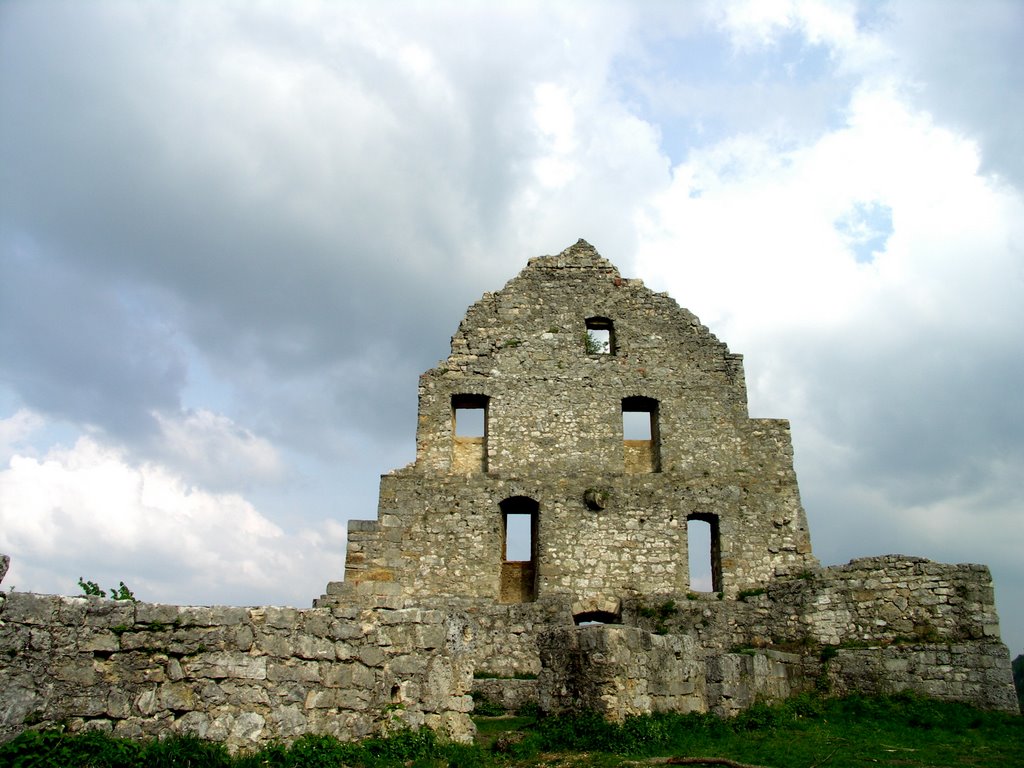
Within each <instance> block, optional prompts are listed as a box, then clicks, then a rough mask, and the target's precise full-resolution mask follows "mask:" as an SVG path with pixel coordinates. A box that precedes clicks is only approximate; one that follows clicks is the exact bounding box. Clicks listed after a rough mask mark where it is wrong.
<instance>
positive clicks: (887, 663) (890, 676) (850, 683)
mask: <svg viewBox="0 0 1024 768" xmlns="http://www.w3.org/2000/svg"><path fill="white" fill-rule="evenodd" d="M1007 656H1008V654H1007V651H1006V646H1004V645H1003V644H1002V643H950V644H924V645H890V646H886V647H882V646H876V647H869V648H842V649H839V650H838V652H837V653H836V656H835V657H834V658H832V659H831V660H829V661H828V662H827V663H826V664H825V665H824V669H823V674H824V675H825V676H826V679H827V680H828V683H829V687H830V689H831V690H832V691H833V692H834V693H836V694H839V695H843V694H847V693H852V692H854V691H859V692H862V693H896V692H898V691H903V690H913V691H916V692H918V693H923V694H925V695H928V696H934V697H936V698H939V699H951V700H956V701H969V702H971V703H973V704H976V705H977V706H980V707H983V708H986V709H1001V710H1004V711H1007V712H1016V711H1019V710H1018V709H1017V706H1016V701H1015V700H1010V698H1009V696H1008V695H1007V689H1006V662H1005V660H1004V659H1005V658H1006V657H1007Z"/></svg>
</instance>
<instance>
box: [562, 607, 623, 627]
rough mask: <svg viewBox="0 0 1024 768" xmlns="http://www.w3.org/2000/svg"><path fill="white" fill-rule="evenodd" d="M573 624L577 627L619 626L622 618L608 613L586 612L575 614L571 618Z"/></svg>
mask: <svg viewBox="0 0 1024 768" xmlns="http://www.w3.org/2000/svg"><path fill="white" fill-rule="evenodd" d="M572 620H573V623H575V624H576V626H577V627H582V626H586V625H588V624H621V623H622V617H621V616H619V614H617V613H609V612H608V611H586V612H584V613H577V614H576V615H575V616H573V617H572Z"/></svg>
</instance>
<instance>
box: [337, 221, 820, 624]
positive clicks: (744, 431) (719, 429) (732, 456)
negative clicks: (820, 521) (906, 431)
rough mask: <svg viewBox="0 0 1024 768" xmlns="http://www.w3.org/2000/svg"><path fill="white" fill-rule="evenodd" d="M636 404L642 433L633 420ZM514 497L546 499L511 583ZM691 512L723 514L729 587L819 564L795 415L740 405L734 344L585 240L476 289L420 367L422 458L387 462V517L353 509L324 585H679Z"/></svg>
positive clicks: (589, 593) (380, 590) (407, 593)
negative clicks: (441, 348) (605, 337)
mask: <svg viewBox="0 0 1024 768" xmlns="http://www.w3.org/2000/svg"><path fill="white" fill-rule="evenodd" d="M594 327H599V328H601V329H604V330H605V331H606V332H607V333H608V334H609V342H608V346H607V347H606V348H604V349H602V350H600V351H596V350H595V349H594V348H593V347H588V345H587V343H586V341H585V339H586V338H587V334H588V328H590V329H593V328H594ZM460 408H474V409H477V411H481V410H482V411H484V412H485V417H484V419H483V422H484V434H483V435H482V436H476V435H473V436H468V435H466V436H462V435H460V434H459V433H458V424H457V422H458V413H459V409H460ZM624 411H639V413H640V418H641V419H643V418H647V419H648V420H649V421H650V436H649V439H646V438H645V440H636V439H633V438H632V437H631V439H629V440H627V439H626V437H627V435H626V431H625V428H624V416H623V413H624ZM595 492H598V493H599V494H600V495H601V498H602V499H604V503H603V504H599V505H595V504H593V503H588V501H587V499H588V497H589V498H590V499H591V500H592V499H593V498H595V497H594V493H595ZM516 499H525V500H529V502H530V503H531V504H533V505H534V506H533V509H535V513H534V514H535V515H536V540H535V541H534V550H533V551H534V555H533V559H532V561H531V566H524V567H522V568H520V569H519V570H520V571H521V572H523V573H525V574H527V578H529V581H530V583H529V584H522V585H519V586H520V587H521V588H518V589H517V588H516V586H517V585H514V584H508V583H506V584H505V589H504V590H503V588H502V572H503V571H504V572H505V575H506V582H507V581H509V579H510V577H511V569H510V568H508V567H504V566H503V559H504V555H505V546H504V545H505V540H506V531H505V517H504V515H505V514H506V512H507V509H506V508H504V507H503V506H502V503H503V502H508V501H510V500H512V501H515V500H516ZM693 517H696V518H698V519H701V520H705V521H709V522H710V521H712V520H713V521H714V522H715V525H716V531H717V533H718V536H717V538H718V541H717V545H718V546H717V550H716V551H717V552H718V559H719V565H720V567H718V568H717V573H719V574H720V576H721V578H720V584H718V586H717V588H718V589H720V590H721V591H723V592H724V593H725V594H726V595H729V596H734V595H736V594H737V593H738V592H739V591H741V590H743V589H747V588H751V587H756V586H758V585H759V584H762V583H764V582H765V581H766V580H767V579H769V578H771V576H772V574H773V573H774V572H775V570H776V569H777V568H779V567H813V566H816V565H817V561H816V560H815V559H814V556H813V555H812V554H811V546H810V537H809V534H808V532H807V522H806V518H805V515H804V511H803V508H802V506H801V504H800V497H799V491H798V489H797V484H796V475H795V473H794V471H793V457H792V445H791V440H790V434H789V424H788V423H787V422H786V421H784V420H778V419H751V418H749V417H748V414H747V403H746V387H745V384H744V376H743V364H742V358H741V357H740V356H739V355H735V354H732V353H731V352H729V350H728V348H727V347H726V346H725V345H724V344H723V343H722V342H720V341H719V340H718V339H716V338H715V337H714V336H713V335H712V334H711V333H710V332H709V331H708V329H707V328H706V327H704V326H703V325H701V324H700V321H699V320H698V319H697V318H696V317H695V316H694V315H693V314H692V313H690V312H688V311H687V310H685V309H682V308H681V307H680V306H679V305H678V304H676V302H675V301H673V300H672V299H671V298H669V297H668V296H667V295H665V294H659V293H654V292H653V291H651V290H649V289H647V288H646V287H644V285H643V283H642V282H641V281H640V280H634V279H626V278H623V277H622V276H621V275H620V274H619V272H618V270H617V269H616V268H615V267H614V266H613V265H612V264H611V263H609V262H608V261H607V260H605V259H604V258H602V257H601V256H600V255H599V254H598V253H597V251H596V250H594V248H593V247H592V246H590V245H589V244H587V243H585V242H583V241H580V242H578V243H576V244H575V245H573V246H572V247H570V248H568V249H566V250H565V251H563V252H562V253H560V254H558V255H557V256H544V257H538V258H535V259H531V260H530V261H529V263H528V264H527V267H526V268H525V269H524V270H523V271H522V272H521V273H520V274H519V275H518V276H516V277H515V278H513V279H512V280H510V281H509V283H508V284H507V285H506V286H505V287H504V288H503V289H502V290H500V291H498V292H496V293H488V294H485V295H484V297H483V298H482V299H481V300H480V301H478V302H477V303H476V304H474V305H473V306H471V307H470V308H469V310H468V311H467V313H466V316H465V318H464V319H463V321H462V323H461V324H460V326H459V329H458V331H457V332H456V334H455V336H454V337H453V338H452V345H451V355H450V356H449V357H448V358H447V359H446V360H444V361H442V362H441V364H440V365H438V367H436V368H434V369H433V370H430V371H427V372H426V373H424V374H423V375H422V376H421V377H420V386H419V419H418V424H417V437H416V461H415V462H414V463H413V464H411V465H410V466H408V467H405V468H404V469H401V470H397V471H395V472H392V473H390V474H388V475H385V476H384V477H382V479H381V487H380V505H379V509H378V518H377V520H376V521H373V522H358V523H354V524H353V525H352V526H351V527H350V536H349V550H348V556H347V561H346V569H345V582H334V583H332V584H331V585H329V586H328V589H327V594H326V595H325V597H324V598H322V600H321V604H324V605H326V604H327V603H329V602H330V601H331V600H338V601H342V602H344V601H345V600H351V599H357V598H365V597H367V596H386V597H428V596H437V595H444V596H451V597H460V598H477V599H485V600H493V601H497V602H505V601H514V600H515V599H521V600H523V601H524V602H528V601H530V600H532V599H535V598H543V597H546V596H553V595H562V596H565V597H567V598H568V599H569V600H571V601H573V602H580V601H608V600H612V601H614V600H618V599H619V598H620V597H621V596H622V595H623V594H625V593H629V592H634V591H635V592H641V593H662V592H666V593H667V592H686V591H688V590H689V589H690V588H691V585H690V584H689V571H688V568H687V547H688V542H687V536H686V527H687V526H686V523H687V520H688V518H693ZM517 596H518V597H517Z"/></svg>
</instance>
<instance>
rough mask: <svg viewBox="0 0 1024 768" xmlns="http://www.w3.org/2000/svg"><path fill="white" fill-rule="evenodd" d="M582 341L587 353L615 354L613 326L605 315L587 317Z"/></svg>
mask: <svg viewBox="0 0 1024 768" xmlns="http://www.w3.org/2000/svg"><path fill="white" fill-rule="evenodd" d="M583 322H584V325H585V327H586V335H585V336H584V339H583V341H584V343H585V346H586V351H587V354H588V355H614V354H615V326H614V325H613V324H612V321H611V320H609V319H608V318H607V317H588V318H587V319H586V320H584V321H583Z"/></svg>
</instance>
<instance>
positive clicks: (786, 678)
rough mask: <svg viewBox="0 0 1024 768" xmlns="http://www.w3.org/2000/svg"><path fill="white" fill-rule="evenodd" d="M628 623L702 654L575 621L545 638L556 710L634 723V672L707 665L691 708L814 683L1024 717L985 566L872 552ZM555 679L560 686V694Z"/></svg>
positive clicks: (648, 606)
mask: <svg viewBox="0 0 1024 768" xmlns="http://www.w3.org/2000/svg"><path fill="white" fill-rule="evenodd" d="M689 598H696V599H689ZM623 620H624V621H626V622H630V623H632V622H635V623H637V624H639V625H640V626H641V628H642V630H638V631H646V632H651V633H652V634H651V635H650V636H651V637H652V638H655V637H658V636H664V637H678V638H683V639H685V640H687V641H688V642H689V643H690V644H689V646H687V647H688V648H689V649H690V653H691V654H692V656H691V657H689V658H687V659H686V662H687V663H686V664H680V663H679V662H678V661H673V660H672V659H670V658H666V657H665V656H664V654H663V652H662V651H661V650H660V648H659V647H658V646H657V645H652V644H650V643H649V642H648V641H646V640H637V639H635V637H634V636H633V634H632V633H624V632H622V628H621V627H614V626H608V627H597V628H592V627H586V628H580V630H576V631H577V632H578V631H582V630H583V629H586V630H587V631H588V632H589V633H591V636H590V637H589V639H587V640H586V641H585V640H584V639H583V637H582V636H581V637H580V638H579V639H573V638H571V637H570V638H568V639H566V638H565V637H564V635H565V633H567V632H568V633H570V634H571V633H572V632H573V631H574V630H572V629H568V630H564V629H563V630H556V631H555V632H552V633H550V634H549V635H548V636H546V637H545V638H542V640H541V641H540V648H541V659H542V662H543V663H544V664H545V665H551V667H552V669H551V670H550V671H549V670H548V669H547V667H546V666H545V671H544V672H543V673H542V675H541V683H542V684H541V690H540V694H539V695H540V699H541V701H542V702H544V704H545V705H546V706H550V707H552V708H553V711H561V710H562V709H564V708H566V706H567V702H568V701H570V700H571V701H574V702H575V704H574V706H589V707H591V708H595V709H598V710H600V711H604V712H606V713H607V714H609V716H612V717H619V718H621V717H623V716H626V715H628V714H632V713H633V712H634V711H635V710H636V708H637V707H638V706H641V705H642V704H643V702H644V701H645V698H644V697H645V696H647V692H646V688H645V686H646V685H647V682H646V680H643V679H640V680H637V679H633V678H634V676H635V675H636V674H639V675H640V676H641V677H643V676H644V675H649V674H650V673H649V672H648V670H649V669H651V668H655V667H656V668H658V669H659V670H661V671H660V672H659V674H660V675H662V677H663V678H664V676H665V675H668V676H669V679H668V680H664V679H663V680H662V686H663V687H665V686H669V687H671V685H672V684H677V683H678V684H684V683H685V684H689V682H690V681H692V677H693V672H692V666H691V665H692V664H693V663H697V664H699V665H701V668H702V669H703V671H704V674H705V676H706V677H705V682H704V685H703V686H702V687H700V688H699V689H696V692H695V695H703V696H704V700H703V702H702V703H700V704H699V705H698V704H693V703H692V702H691V704H690V705H692V706H696V707H697V708H698V709H707V710H711V711H714V712H717V713H719V714H723V715H730V714H734V713H735V712H737V711H739V710H740V709H743V708H746V707H748V706H750V705H751V704H753V703H754V702H755V701H771V700H777V699H781V698H785V697H787V696H789V695H791V694H793V693H797V692H799V691H803V690H810V689H819V690H822V689H823V690H829V691H832V692H833V693H836V694H846V693H850V692H853V691H861V692H865V693H893V692H897V691H902V690H912V691H915V692H918V693H922V694H926V695H929V696H935V697H937V698H943V699H949V700H954V701H964V702H968V703H971V704H974V705H976V706H980V707H984V708H988V709H998V710H1003V711H1007V712H1017V711H1018V708H1017V704H1016V698H1015V694H1014V689H1013V681H1012V676H1011V673H1010V660H1009V652H1008V650H1007V648H1006V646H1005V645H1003V644H1002V643H1001V642H1000V641H999V626H998V619H997V616H996V613H995V597H994V592H993V589H992V579H991V575H990V574H989V571H988V569H987V568H985V567H984V566H980V565H970V564H964V565H946V564H942V563H934V562H931V561H928V560H924V559H922V558H912V557H905V556H901V555H889V556H885V557H875V558H864V559H861V560H854V561H852V562H850V563H849V564H847V565H844V566H836V567H832V568H821V569H815V570H813V571H811V570H808V571H800V572H797V573H793V574H782V575H780V576H779V577H778V578H777V579H774V580H773V581H771V582H769V583H768V584H766V586H765V588H764V589H763V590H757V591H752V592H751V593H748V594H745V595H743V596H742V597H741V598H740V599H737V600H728V599H721V600H719V599H717V597H715V596H695V595H676V596H661V597H658V598H654V597H653V596H636V597H635V598H634V599H631V600H629V601H627V602H626V605H625V606H624V610H623ZM654 633H659V634H654ZM605 634H607V635H609V636H610V637H609V638H604V637H603V636H604V635H605ZM613 638H614V639H613ZM609 644H611V647H614V648H615V649H616V650H615V651H614V652H613V653H609V652H608V651H607V650H606V646H609ZM560 646H564V647H566V648H568V649H572V650H571V651H569V653H570V656H571V657H572V658H570V659H568V660H567V659H566V658H564V654H562V655H560V652H559V651H558V650H557V649H558V648H559V647H560ZM573 654H575V656H573ZM609 665H613V667H614V669H611V668H610V667H609ZM573 676H578V677H580V678H582V679H580V680H574V679H571V678H573ZM545 681H551V683H550V684H551V685H554V686H555V687H556V689H557V691H556V692H554V693H552V692H550V691H547V690H546V689H545V685H546V684H547V683H546V682H545ZM558 691H563V692H562V693H559V692H558ZM564 691H568V692H569V693H564ZM624 691H627V692H629V695H628V696H627V695H624V694H623V692H624ZM656 706H661V704H657V705H656Z"/></svg>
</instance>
